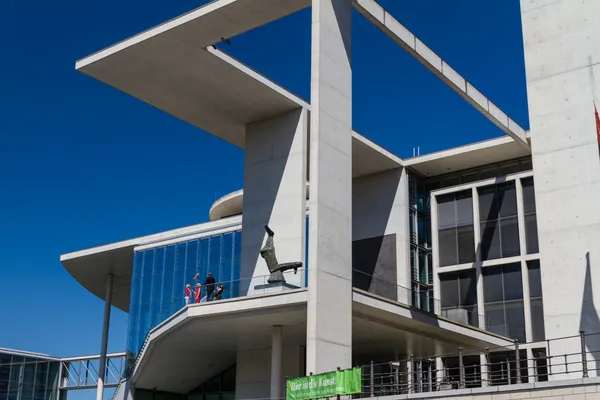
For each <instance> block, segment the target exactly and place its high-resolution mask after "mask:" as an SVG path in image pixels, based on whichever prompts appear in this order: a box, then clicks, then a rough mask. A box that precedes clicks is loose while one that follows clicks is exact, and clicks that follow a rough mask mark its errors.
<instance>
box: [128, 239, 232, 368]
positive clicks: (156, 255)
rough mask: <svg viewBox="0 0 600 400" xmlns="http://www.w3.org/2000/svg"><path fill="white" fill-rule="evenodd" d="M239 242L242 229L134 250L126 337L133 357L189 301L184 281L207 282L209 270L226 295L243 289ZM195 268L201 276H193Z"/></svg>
mask: <svg viewBox="0 0 600 400" xmlns="http://www.w3.org/2000/svg"><path fill="white" fill-rule="evenodd" d="M241 244H242V232H241V231H235V232H229V233H223V234H220V235H215V236H210V237H205V238H200V239H195V240H190V241H186V242H181V243H176V244H172V245H168V246H162V247H156V248H152V249H147V250H142V251H138V252H136V253H135V254H134V261H133V276H132V282H131V302H130V309H129V333H128V338H127V352H128V353H129V354H128V358H129V359H130V362H131V359H132V358H135V356H136V355H137V353H138V351H139V350H140V347H141V346H142V344H143V343H144V340H145V338H146V336H147V335H148V332H149V331H150V330H151V329H152V328H154V327H155V326H157V325H158V324H160V323H161V322H163V321H164V320H166V319H167V318H169V317H170V316H171V315H173V314H174V313H175V312H177V311H178V310H179V309H181V308H182V307H183V306H184V305H185V300H184V292H185V285H186V284H190V285H191V286H194V284H195V283H202V284H203V283H204V279H205V278H206V276H207V275H208V273H209V272H210V273H211V274H212V275H213V277H214V278H215V280H216V282H217V283H222V284H223V286H224V288H225V291H224V294H223V299H226V298H231V297H237V296H238V295H239V287H240V286H239V277H240V275H239V274H240V257H241V253H242V248H241ZM196 274H199V279H198V280H196V281H194V276H195V275H196ZM204 294H205V293H204ZM204 294H203V295H204Z"/></svg>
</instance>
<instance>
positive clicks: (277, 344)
mask: <svg viewBox="0 0 600 400" xmlns="http://www.w3.org/2000/svg"><path fill="white" fill-rule="evenodd" d="M282 355H283V327H282V326H280V325H276V326H274V327H273V337H272V339H271V400H276V399H279V398H280V397H281V379H282V377H281V363H282V359H281V357H282Z"/></svg>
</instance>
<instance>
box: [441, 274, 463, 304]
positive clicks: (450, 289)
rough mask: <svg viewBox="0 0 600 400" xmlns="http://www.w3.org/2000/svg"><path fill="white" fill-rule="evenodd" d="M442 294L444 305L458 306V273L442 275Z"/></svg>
mask: <svg viewBox="0 0 600 400" xmlns="http://www.w3.org/2000/svg"><path fill="white" fill-rule="evenodd" d="M440 294H441V305H442V307H456V306H458V305H459V302H458V275H457V274H442V275H440Z"/></svg>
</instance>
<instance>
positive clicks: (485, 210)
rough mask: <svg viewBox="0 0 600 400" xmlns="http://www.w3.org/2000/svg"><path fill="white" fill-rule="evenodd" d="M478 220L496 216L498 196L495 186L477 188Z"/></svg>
mask: <svg viewBox="0 0 600 400" xmlns="http://www.w3.org/2000/svg"><path fill="white" fill-rule="evenodd" d="M478 193H479V220H480V221H481V222H484V221H487V220H491V219H496V218H498V198H497V197H498V196H497V195H496V186H495V185H494V186H486V187H483V188H479V190H478Z"/></svg>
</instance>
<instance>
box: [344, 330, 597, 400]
mask: <svg viewBox="0 0 600 400" xmlns="http://www.w3.org/2000/svg"><path fill="white" fill-rule="evenodd" d="M590 340H592V341H593V342H594V345H593V346H591V347H590V346H589V343H588V341H590ZM525 347H526V348H525V349H524V348H523V345H520V344H519V342H518V341H515V342H514V343H513V344H511V345H509V346H503V347H496V348H483V349H476V350H473V349H469V350H465V349H463V348H461V347H458V348H457V351H456V352H455V353H449V354H437V355H431V356H427V357H421V358H418V357H408V358H404V359H401V360H396V361H386V362H373V361H372V362H370V363H369V364H366V365H360V366H358V367H359V368H361V370H362V390H361V393H358V394H355V395H353V396H352V397H353V398H367V397H381V396H391V395H404V394H412V393H424V392H436V391H446V390H457V389H468V388H474V387H489V386H501V385H515V384H522V383H532V382H543V381H548V380H553V381H559V380H564V379H580V378H587V377H589V376H590V374H592V375H593V376H597V375H598V374H599V373H600V332H598V333H591V334H586V333H585V332H580V334H579V335H573V336H567V337H561V338H556V339H550V340H546V341H545V342H537V343H532V344H528V345H527V346H525ZM552 349H554V350H552ZM563 350H564V351H563ZM550 351H552V353H550ZM528 355H532V356H528Z"/></svg>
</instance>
